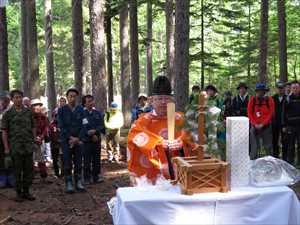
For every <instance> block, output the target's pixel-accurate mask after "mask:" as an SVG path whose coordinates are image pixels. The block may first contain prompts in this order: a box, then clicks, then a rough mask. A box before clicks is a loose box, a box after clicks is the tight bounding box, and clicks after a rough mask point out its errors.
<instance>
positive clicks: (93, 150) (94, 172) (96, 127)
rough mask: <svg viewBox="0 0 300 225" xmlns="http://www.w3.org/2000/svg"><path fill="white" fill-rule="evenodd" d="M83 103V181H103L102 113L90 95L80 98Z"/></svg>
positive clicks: (103, 129) (103, 131)
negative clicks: (96, 107)
mask: <svg viewBox="0 0 300 225" xmlns="http://www.w3.org/2000/svg"><path fill="white" fill-rule="evenodd" d="M82 104H83V105H84V107H85V108H84V112H83V120H82V126H83V128H82V130H81V135H80V136H81V141H82V142H83V143H84V175H83V176H84V181H85V183H88V184H90V183H100V182H103V178H102V177H101V133H102V134H105V127H104V119H103V117H104V116H103V114H102V113H101V112H99V111H98V110H96V109H95V108H94V106H95V101H94V97H93V96H92V95H86V96H84V97H83V99H82Z"/></svg>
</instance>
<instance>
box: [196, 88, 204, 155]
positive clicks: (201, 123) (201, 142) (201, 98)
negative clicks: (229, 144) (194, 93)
mask: <svg viewBox="0 0 300 225" xmlns="http://www.w3.org/2000/svg"><path fill="white" fill-rule="evenodd" d="M198 141H199V145H200V148H199V150H198V153H197V156H198V160H203V159H204V145H205V93H204V92H201V93H200V95H199V118H198Z"/></svg>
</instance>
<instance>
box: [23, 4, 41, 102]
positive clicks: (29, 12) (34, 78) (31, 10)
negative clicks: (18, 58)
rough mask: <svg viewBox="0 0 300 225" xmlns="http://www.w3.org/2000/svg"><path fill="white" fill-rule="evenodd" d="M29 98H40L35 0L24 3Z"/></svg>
mask: <svg viewBox="0 0 300 225" xmlns="http://www.w3.org/2000/svg"><path fill="white" fill-rule="evenodd" d="M26 16H27V17H26V18H27V20H26V23H27V52H28V76H29V97H30V98H39V97H40V81H39V60H38V43H37V27H36V9H35V0H27V1H26Z"/></svg>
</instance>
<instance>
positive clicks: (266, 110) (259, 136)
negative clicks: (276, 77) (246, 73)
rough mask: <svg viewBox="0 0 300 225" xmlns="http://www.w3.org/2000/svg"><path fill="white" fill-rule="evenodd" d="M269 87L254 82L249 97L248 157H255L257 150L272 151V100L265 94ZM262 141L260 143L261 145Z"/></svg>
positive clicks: (268, 153) (269, 153) (269, 152)
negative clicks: (253, 92) (252, 92)
mask: <svg viewBox="0 0 300 225" xmlns="http://www.w3.org/2000/svg"><path fill="white" fill-rule="evenodd" d="M268 91H269V89H268V88H267V87H266V85H265V84H262V83H258V84H256V89H255V96H252V97H251V98H250V101H249V104H248V116H249V119H250V124H251V128H250V158H251V159H256V158H257V157H258V153H259V152H258V151H259V150H261V149H264V150H266V153H267V155H271V153H272V149H273V146H272V117H273V113H274V101H273V98H272V97H269V96H267V95H266V93H267V92H268ZM261 141H262V145H261Z"/></svg>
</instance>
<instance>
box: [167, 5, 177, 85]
mask: <svg viewBox="0 0 300 225" xmlns="http://www.w3.org/2000/svg"><path fill="white" fill-rule="evenodd" d="M165 11H166V12H165V13H166V40H167V41H166V42H167V43H166V45H167V46H166V47H167V76H168V78H169V80H170V82H171V85H172V88H173V89H174V86H175V74H174V58H175V45H174V15H173V12H174V4H173V0H166V8H165Z"/></svg>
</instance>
